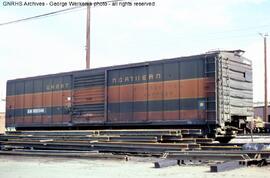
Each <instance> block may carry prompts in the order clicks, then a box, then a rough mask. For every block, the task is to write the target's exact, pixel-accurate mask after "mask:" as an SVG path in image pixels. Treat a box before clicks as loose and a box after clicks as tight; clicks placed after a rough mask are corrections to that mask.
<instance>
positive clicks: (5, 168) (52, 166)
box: [0, 156, 270, 178]
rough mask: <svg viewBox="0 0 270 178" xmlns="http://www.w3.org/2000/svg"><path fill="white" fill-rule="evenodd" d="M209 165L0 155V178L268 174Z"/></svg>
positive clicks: (185, 177)
mask: <svg viewBox="0 0 270 178" xmlns="http://www.w3.org/2000/svg"><path fill="white" fill-rule="evenodd" d="M209 169H210V168H209V166H173V167H167V168H162V169H155V168H153V163H152V161H150V160H148V161H147V160H145V159H144V160H143V161H142V160H141V161H140V159H135V160H132V159H131V160H130V161H124V160H89V159H88V160H86V159H71V158H69V159H67V158H45V157H21V156H0V177H1V178H8V177H12V178H48V177H49V178H62V177H63V178H86V177H87V178H89V177H91V178H103V177H104V178H107V177H109V178H118V177H121V178H127V177H128V178H133V177H134V178H138V177H141V178H159V177H162V178H164V177H166V178H170V177H182V178H194V177H205V178H206V177H207V178H211V177H214V178H223V177H226V178H227V177H235V178H241V177H242V178H255V177H256V178H261V177H265V178H266V177H267V178H268V177H269V175H270V166H268V167H261V168H259V167H249V168H241V169H236V170H232V171H227V172H222V173H211V172H209Z"/></svg>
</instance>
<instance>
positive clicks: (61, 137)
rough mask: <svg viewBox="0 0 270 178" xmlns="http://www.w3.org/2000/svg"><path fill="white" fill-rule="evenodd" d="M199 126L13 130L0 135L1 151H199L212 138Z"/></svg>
mask: <svg viewBox="0 0 270 178" xmlns="http://www.w3.org/2000/svg"><path fill="white" fill-rule="evenodd" d="M201 136H202V132H201V130H199V129H166V130H161V129H159V130H157V129H155V130H150V129H148V130H80V131H16V132H7V133H6V134H5V135H2V136H0V144H1V148H2V150H11V149H17V150H18V149H22V150H27V149H28V150H67V151H99V152H116V153H149V154H161V153H164V152H166V151H183V150H185V151H187V150H201V144H210V143H212V141H213V140H212V139H209V138H200V137H201Z"/></svg>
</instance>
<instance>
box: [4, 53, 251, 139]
mask: <svg viewBox="0 0 270 178" xmlns="http://www.w3.org/2000/svg"><path fill="white" fill-rule="evenodd" d="M241 52H242V51H241V50H236V51H215V52H209V53H206V54H201V55H195V56H188V57H179V58H173V59H164V60H158V61H151V62H143V63H137V64H128V65H121V66H113V67H105V68H98V69H91V70H81V71H73V72H67V73H59V74H52V75H45V76H37V77H30V78H24V79H16V80H9V81H8V82H7V97H6V126H7V127H15V128H17V129H26V128H28V129H34V128H35V129H37V128H59V127H62V128H79V127H86V128H91V127H97V126H99V127H111V128H113V127H120V126H121V127H126V128H129V127H138V128H147V127H161V128H165V127H175V128H178V127H196V128H202V129H204V130H205V131H206V133H214V131H215V134H221V133H223V134H228V130H231V128H233V127H236V128H240V127H241V126H243V125H244V124H245V121H246V118H247V117H250V116H252V114H253V113H252V65H251V61H250V60H248V59H246V58H244V57H242V56H241V55H240V53H241Z"/></svg>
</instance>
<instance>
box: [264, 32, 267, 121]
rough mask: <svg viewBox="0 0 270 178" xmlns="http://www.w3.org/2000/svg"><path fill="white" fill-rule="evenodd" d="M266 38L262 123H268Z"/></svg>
mask: <svg viewBox="0 0 270 178" xmlns="http://www.w3.org/2000/svg"><path fill="white" fill-rule="evenodd" d="M266 36H267V34H265V35H264V122H268V101H267V51H266V50H267V47H266Z"/></svg>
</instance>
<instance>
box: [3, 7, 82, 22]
mask: <svg viewBox="0 0 270 178" xmlns="http://www.w3.org/2000/svg"><path fill="white" fill-rule="evenodd" d="M78 8H81V7H72V8H68V9H62V10H59V11H54V12H49V13H46V14H41V15H36V16H32V17H27V18H23V19H19V20H14V21H9V22H5V23H1V24H0V26H3V25H10V24H14V23H19V22H24V21H28V20H33V19H39V18H42V17H47V16H51V15H55V14H59V13H62V12H67V11H71V10H74V9H78Z"/></svg>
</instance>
